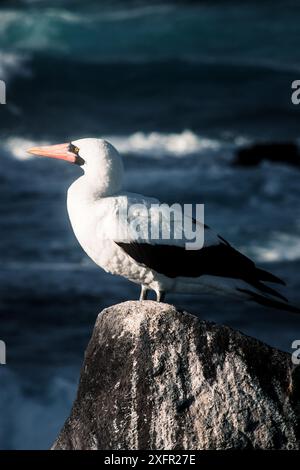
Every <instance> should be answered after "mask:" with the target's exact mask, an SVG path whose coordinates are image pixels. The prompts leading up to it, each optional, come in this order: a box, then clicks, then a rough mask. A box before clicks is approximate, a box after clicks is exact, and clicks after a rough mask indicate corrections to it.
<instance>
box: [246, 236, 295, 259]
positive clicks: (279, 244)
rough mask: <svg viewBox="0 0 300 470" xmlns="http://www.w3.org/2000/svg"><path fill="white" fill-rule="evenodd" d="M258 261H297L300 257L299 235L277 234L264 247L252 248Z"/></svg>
mask: <svg viewBox="0 0 300 470" xmlns="http://www.w3.org/2000/svg"><path fill="white" fill-rule="evenodd" d="M251 251H252V253H253V254H254V255H255V257H256V259H257V261H262V262H266V263H268V262H269V263H271V262H279V261H295V260H298V259H300V239H299V236H297V235H289V234H285V233H281V234H277V235H276V236H275V237H274V238H273V240H271V241H270V242H269V243H268V244H267V245H266V246H264V247H255V248H254V249H252V250H251Z"/></svg>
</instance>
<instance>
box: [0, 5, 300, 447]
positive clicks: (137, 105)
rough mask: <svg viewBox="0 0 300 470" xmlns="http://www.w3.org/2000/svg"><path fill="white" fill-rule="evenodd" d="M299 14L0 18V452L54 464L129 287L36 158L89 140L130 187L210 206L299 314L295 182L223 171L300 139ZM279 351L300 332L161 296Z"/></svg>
mask: <svg viewBox="0 0 300 470" xmlns="http://www.w3.org/2000/svg"><path fill="white" fill-rule="evenodd" d="M299 18H300V4H299V3H298V2H296V1H284V2H283V1H279V2H276V4H274V2H269V1H261V2H254V1H251V2H250V1H245V2H237V1H226V2H225V1H210V2H208V1H207V2H205V1H199V2H196V1H193V2H192V1H190V2H183V1H182V2H180V1H177V2H149V1H148V2H146V1H144V2H143V1H131V2H130V1H122V2H121V1H113V0H111V1H85V2H79V1H73V0H69V1H67V0H61V1H50V0H49V1H47V0H44V1H38V0H36V1H33V0H32V1H29V0H27V1H15V2H12V1H11V2H2V3H1V6H0V79H2V80H5V81H6V85H7V104H6V105H3V106H0V123H1V125H0V137H1V138H0V151H1V165H0V229H1V232H0V233H1V238H0V339H2V340H4V341H6V344H7V365H6V366H0V448H1V449H46V448H49V447H50V445H51V443H52V442H53V440H54V439H55V437H56V435H57V433H58V431H59V429H60V427H61V426H62V424H63V422H64V420H65V418H66V417H67V416H68V413H69V412H70V407H71V404H72V401H73V399H74V397H75V393H76V387H77V382H78V377H79V371H80V367H81V364H82V360H83V354H84V350H85V348H86V345H87V342H88V340H89V337H90V334H91V332H92V329H93V325H94V322H95V319H96V316H97V313H98V312H99V311H101V309H102V308H104V307H106V306H109V305H111V304H113V303H117V302H121V301H124V300H128V299H136V298H137V297H138V291H139V289H138V287H137V286H135V285H133V284H130V283H129V282H127V281H126V280H124V279H121V278H117V277H112V276H110V275H108V274H106V273H104V272H103V271H101V270H100V269H99V268H97V266H95V265H94V264H93V263H92V262H91V261H90V260H89V259H88V258H87V257H86V256H85V254H84V253H83V251H82V250H81V248H80V247H79V245H78V243H77V241H76V239H75V237H74V235H73V233H72V230H71V228H70V224H69V221H68V218H67V211H66V205H65V198H66V190H67V188H68V186H69V184H70V183H71V182H72V181H73V180H74V179H75V178H76V177H78V176H79V175H80V169H79V168H77V167H76V168H75V167H73V166H71V165H70V166H69V165H67V164H65V162H56V161H52V160H51V161H50V160H49V161H48V160H42V159H41V160H39V159H36V158H30V157H29V156H28V155H26V149H27V148H28V147H30V146H32V144H34V145H38V144H42V143H60V142H64V141H68V140H71V139H75V138H80V137H87V136H95V137H104V138H107V139H108V140H110V141H111V142H112V143H113V144H114V145H115V146H116V147H117V148H118V149H119V150H120V152H121V153H122V155H123V156H124V164H125V168H126V188H127V189H129V190H131V191H134V192H141V193H144V194H146V195H155V196H157V197H159V198H160V199H161V200H162V201H165V202H169V203H173V202H181V203H204V204H205V217H206V222H207V223H208V224H209V225H211V226H212V227H214V228H215V229H216V230H218V231H219V232H220V233H221V234H222V235H223V236H224V237H225V238H227V239H228V240H230V241H231V242H232V243H233V244H234V245H235V246H236V247H237V248H239V249H241V250H242V251H243V252H244V253H245V254H247V255H250V256H252V257H253V259H254V260H255V261H257V262H259V263H260V264H261V266H262V267H265V268H267V269H269V270H271V271H272V272H274V273H275V274H277V275H278V276H280V277H282V278H283V279H285V280H286V281H287V283H288V287H287V289H286V292H287V294H288V296H289V297H290V299H291V301H293V302H294V303H296V304H299V305H300V275H299V270H300V238H299V235H300V187H299V176H300V172H299V170H297V169H295V168H292V167H288V166H286V165H284V164H282V165H272V164H270V163H264V164H262V165H261V166H259V167H255V168H251V169H242V168H238V167H235V166H233V165H232V161H233V159H234V154H235V152H236V150H237V149H238V148H239V147H241V146H243V145H245V144H247V143H251V142H257V141H295V142H297V141H298V139H299V117H300V106H299V107H297V106H294V105H292V104H291V99H290V97H291V82H292V81H293V80H296V79H299V74H300V48H299V47H298V45H299V39H300V38H299V36H300V33H299ZM168 301H170V302H174V303H176V305H179V306H180V307H184V308H186V309H188V310H189V311H192V312H194V313H197V314H198V315H200V316H201V317H202V318H205V319H208V320H212V321H216V322H219V323H225V324H227V325H230V326H232V327H234V328H237V329H240V330H241V331H243V332H245V333H247V334H250V335H252V336H255V337H257V338H259V339H261V340H263V341H265V342H267V343H268V344H271V345H273V346H276V347H278V348H280V349H283V350H286V351H291V343H292V341H293V340H294V339H299V338H300V319H299V318H297V317H295V316H293V315H289V314H286V313H282V312H277V311H272V310H267V309H264V308H263V307H259V306H255V305H251V304H241V303H238V302H233V301H231V300H226V301H224V299H221V300H220V299H218V298H217V297H216V298H215V297H209V296H199V297H198V296H194V297H192V296H181V297H179V296H170V297H169V298H168Z"/></svg>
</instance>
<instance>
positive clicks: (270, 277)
mask: <svg viewBox="0 0 300 470" xmlns="http://www.w3.org/2000/svg"><path fill="white" fill-rule="evenodd" d="M255 272H256V274H257V275H258V278H259V279H260V280H261V281H264V282H274V283H275V284H282V285H283V286H285V285H286V283H285V282H284V281H283V280H282V279H280V278H279V277H277V276H274V274H272V273H269V272H268V271H265V270H264V269H260V268H256V270H255Z"/></svg>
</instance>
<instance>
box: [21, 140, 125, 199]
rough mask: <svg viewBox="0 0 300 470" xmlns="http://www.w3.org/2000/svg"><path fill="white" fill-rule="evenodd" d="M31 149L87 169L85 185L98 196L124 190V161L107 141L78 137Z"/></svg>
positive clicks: (42, 154)
mask: <svg viewBox="0 0 300 470" xmlns="http://www.w3.org/2000/svg"><path fill="white" fill-rule="evenodd" d="M28 152H29V153H31V154H33V155H40V156H45V157H50V158H57V159H60V160H66V161H68V162H70V163H75V164H76V165H79V166H80V167H81V168H82V169H83V171H84V178H85V179H86V184H87V185H89V187H90V189H91V191H93V192H97V193H98V194H99V195H102V196H104V195H105V196H109V195H112V194H115V193H116V192H118V191H120V190H121V189H122V182H123V162H122V159H121V157H120V155H119V153H118V151H117V150H116V149H115V147H113V145H111V144H110V143H109V142H107V141H106V140H103V139H93V138H87V139H79V140H74V141H73V142H70V143H65V144H59V145H50V146H47V147H35V148H31V149H29V150H28Z"/></svg>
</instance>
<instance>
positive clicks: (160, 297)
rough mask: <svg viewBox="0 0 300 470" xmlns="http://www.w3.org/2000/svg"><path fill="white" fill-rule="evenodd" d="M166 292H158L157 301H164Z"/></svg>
mask: <svg viewBox="0 0 300 470" xmlns="http://www.w3.org/2000/svg"><path fill="white" fill-rule="evenodd" d="M165 297H166V293H165V292H164V291H163V290H159V291H158V292H156V302H164V300H165Z"/></svg>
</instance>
